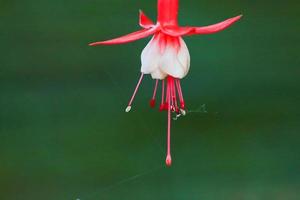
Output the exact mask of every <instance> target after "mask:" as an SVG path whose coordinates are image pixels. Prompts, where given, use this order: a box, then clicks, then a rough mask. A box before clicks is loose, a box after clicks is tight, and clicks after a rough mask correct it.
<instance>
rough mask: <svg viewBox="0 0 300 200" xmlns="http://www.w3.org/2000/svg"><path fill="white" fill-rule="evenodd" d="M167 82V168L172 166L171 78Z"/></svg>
mask: <svg viewBox="0 0 300 200" xmlns="http://www.w3.org/2000/svg"><path fill="white" fill-rule="evenodd" d="M167 79H168V82H167V99H168V130H167V156H166V165H167V166H168V167H170V166H171V164H172V158H171V90H170V85H171V78H170V77H168V78H167Z"/></svg>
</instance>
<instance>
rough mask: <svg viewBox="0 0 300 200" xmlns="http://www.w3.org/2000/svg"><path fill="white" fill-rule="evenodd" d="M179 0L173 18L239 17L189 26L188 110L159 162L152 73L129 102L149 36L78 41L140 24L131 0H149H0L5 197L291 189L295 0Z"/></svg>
mask: <svg viewBox="0 0 300 200" xmlns="http://www.w3.org/2000/svg"><path fill="white" fill-rule="evenodd" d="M180 4H181V5H180V14H179V21H180V24H182V25H208V24H212V23H215V22H219V21H222V20H223V19H226V18H229V17H233V16H235V15H238V14H240V13H242V14H244V18H243V19H242V20H241V21H240V22H238V23H236V24H235V25H234V26H232V27H231V28H230V29H228V30H225V31H223V32H221V33H219V34H215V35H205V36H195V37H187V38H185V40H186V43H187V45H188V47H189V50H190V54H191V59H192V60H191V70H190V73H189V75H188V76H187V77H186V78H185V79H184V80H183V81H182V87H183V90H184V95H185V98H186V104H187V108H188V110H189V111H196V112H190V113H189V114H188V115H187V116H186V117H184V118H180V119H179V120H177V121H174V122H173V127H172V153H173V166H172V167H171V168H166V167H165V165H164V160H165V138H166V113H159V112H157V110H152V109H150V108H149V106H148V102H149V99H150V97H151V95H152V87H153V81H152V80H151V79H150V77H147V78H146V79H145V81H144V82H143V84H142V88H141V90H140V91H139V93H138V96H137V98H136V101H135V103H134V107H133V109H132V112H130V113H125V112H124V109H125V107H126V104H127V101H128V99H129V97H130V95H131V94H132V91H133V89H134V86H135V84H136V82H137V79H138V76H139V69H140V53H141V51H142V49H143V47H144V46H145V45H146V44H147V42H148V40H149V38H148V39H144V40H140V41H137V42H134V43H130V44H126V45H120V46H104V47H89V46H87V44H88V43H89V42H93V41H98V40H103V39H108V38H112V37H116V36H119V35H122V34H125V33H129V32H131V31H134V30H137V29H139V27H138V9H143V10H144V11H145V13H146V14H148V15H149V16H150V17H151V18H153V19H155V18H156V1H154V0H152V1H142V0H129V1H124V0H123V1H122V0H72V1H71V0H26V1H21V0H18V1H16V0H1V1H0V27H1V31H0V41H1V46H0V54H1V59H0V91H1V94H0V199H1V200H40V199H43V200H76V199H80V200H91V199H106V200H112V199H130V200H132V199H146V200H153V199H157V200H160V199H173V200H182V199H184V200H199V199H201V200H235V199H236V200H297V199H300V190H299V188H300V173H299V170H300V147H299V143H300V123H299V121H300V106H299V103H300V93H299V92H300V85H299V84H300V78H299V74H300V66H299V64H300V62H299V61H300V56H299V52H300V46H299V44H300V34H299V31H300V28H299V24H300V17H299V10H300V4H299V1H296V0H286V1H254V0H252V1H246V0H244V1H238V0H227V1H217V0H209V1H208V0H189V1H183V0H181V2H180ZM204 106H205V107H206V111H207V112H204V109H203V107H204ZM198 111H199V112H198Z"/></svg>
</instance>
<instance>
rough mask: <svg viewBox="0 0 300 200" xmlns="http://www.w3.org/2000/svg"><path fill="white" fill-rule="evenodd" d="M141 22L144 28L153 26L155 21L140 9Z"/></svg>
mask: <svg viewBox="0 0 300 200" xmlns="http://www.w3.org/2000/svg"><path fill="white" fill-rule="evenodd" d="M139 24H140V26H141V27H143V28H152V27H153V26H154V23H153V21H152V20H151V19H150V18H149V17H147V16H146V15H145V13H144V12H143V11H142V10H140V16H139Z"/></svg>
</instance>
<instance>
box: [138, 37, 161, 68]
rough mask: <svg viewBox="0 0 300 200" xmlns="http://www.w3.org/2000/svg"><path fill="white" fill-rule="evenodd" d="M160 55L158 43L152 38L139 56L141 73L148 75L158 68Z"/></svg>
mask: <svg viewBox="0 0 300 200" xmlns="http://www.w3.org/2000/svg"><path fill="white" fill-rule="evenodd" d="M160 57H161V54H160V49H159V44H158V41H157V40H156V39H155V38H154V37H153V38H152V39H151V40H150V42H149V43H148V44H147V46H146V47H145V48H144V49H143V52H142V54H141V61H142V67H141V72H142V73H144V74H150V73H152V72H153V71H155V70H156V69H157V68H158V64H159V60H160Z"/></svg>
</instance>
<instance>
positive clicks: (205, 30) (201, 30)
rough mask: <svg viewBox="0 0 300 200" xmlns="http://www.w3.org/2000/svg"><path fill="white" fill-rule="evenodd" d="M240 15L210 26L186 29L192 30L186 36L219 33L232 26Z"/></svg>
mask: <svg viewBox="0 0 300 200" xmlns="http://www.w3.org/2000/svg"><path fill="white" fill-rule="evenodd" d="M241 17H242V15H239V16H236V17H232V18H230V19H227V20H225V21H223V22H220V23H217V24H213V25H210V26H202V27H187V28H193V29H194V30H193V31H191V32H190V33H188V35H194V34H212V33H217V32H220V31H223V30H224V29H226V28H228V27H229V26H231V25H232V24H234V23H235V22H236V21H238V20H239V19H240V18H241Z"/></svg>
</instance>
